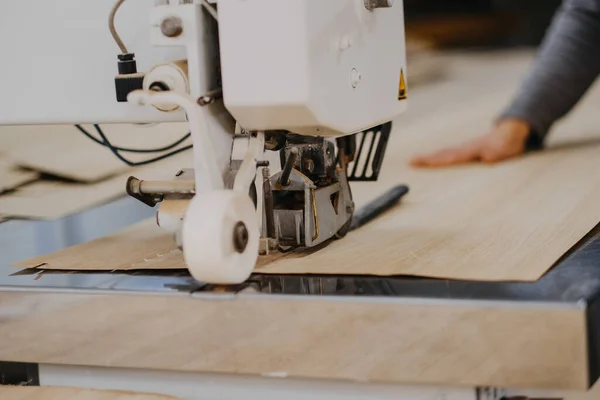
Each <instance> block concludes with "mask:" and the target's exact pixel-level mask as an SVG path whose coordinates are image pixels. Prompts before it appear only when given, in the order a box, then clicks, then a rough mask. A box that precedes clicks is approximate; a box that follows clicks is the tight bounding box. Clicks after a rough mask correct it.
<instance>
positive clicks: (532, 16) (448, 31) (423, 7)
mask: <svg viewBox="0 0 600 400" xmlns="http://www.w3.org/2000/svg"><path fill="white" fill-rule="evenodd" d="M559 5H560V1H559V0H529V1H519V0H404V6H405V13H406V14H405V15H406V29H407V33H408V35H409V37H410V38H411V39H413V40H420V41H423V42H426V43H428V44H430V45H431V46H433V47H436V48H461V47H463V48H464V47H506V46H536V45H538V44H539V43H540V41H541V40H542V37H543V35H544V32H545V30H546V28H547V27H548V24H549V23H550V21H551V19H552V15H553V14H554V12H555V11H556V9H557V7H558V6H559Z"/></svg>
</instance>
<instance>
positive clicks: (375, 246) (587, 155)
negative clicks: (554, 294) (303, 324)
mask: <svg viewBox="0 0 600 400" xmlns="http://www.w3.org/2000/svg"><path fill="white" fill-rule="evenodd" d="M497 62H498V60H496V63H497ZM482 65H485V66H486V67H485V68H486V69H488V70H489V69H490V68H491V70H492V71H493V66H490V64H489V60H487V61H485V62H483V63H481V64H480V66H482ZM505 67H506V65H505ZM525 67H526V64H521V68H520V69H516V70H513V75H512V78H511V79H512V81H513V85H510V84H502V85H501V84H497V85H496V86H494V84H493V83H489V84H487V82H486V79H487V81H489V77H487V78H486V76H485V74H481V73H479V74H478V73H470V74H469V76H467V77H464V76H463V78H461V79H463V80H462V81H461V82H463V83H462V86H463V87H468V90H470V93H471V94H474V95H472V96H470V97H469V96H467V95H466V94H465V93H462V94H461V93H456V92H455V93H452V92H449V93H447V92H445V91H444V90H442V88H440V87H438V88H437V89H436V88H433V87H428V88H427V91H429V92H427V91H425V90H424V91H423V92H422V93H416V92H415V95H414V96H412V98H413V99H414V102H413V103H412V104H413V106H414V107H415V108H416V109H417V111H416V113H417V114H420V115H422V118H416V119H414V112H413V119H411V118H408V120H409V121H410V123H405V122H403V119H402V118H400V119H399V120H398V123H397V124H396V125H395V128H394V132H393V138H392V139H391V141H390V145H389V147H388V151H387V153H386V159H385V161H384V165H383V169H382V174H381V175H380V180H379V181H378V182H375V183H361V184H356V185H353V194H354V196H355V201H356V203H357V206H359V207H360V206H361V205H364V204H365V203H366V202H367V201H369V200H371V199H373V198H375V197H376V196H377V195H378V194H380V193H382V192H384V191H385V190H386V189H387V188H389V187H390V186H392V185H394V184H397V183H401V182H402V183H407V184H408V185H409V186H410V188H411V191H410V193H409V194H408V196H407V197H406V198H405V199H404V200H403V202H402V204H401V205H400V206H398V207H397V208H395V209H394V210H392V211H390V212H389V213H388V214H386V215H385V217H382V218H379V219H378V220H375V221H373V222H372V223H371V224H369V225H367V226H365V227H363V228H361V229H360V230H358V231H356V232H351V233H350V234H349V235H348V236H347V237H346V238H344V239H343V240H340V241H336V242H332V243H331V244H330V245H328V246H326V247H325V248H322V249H320V250H319V251H317V252H305V253H290V254H286V255H285V256H277V257H270V258H266V259H262V258H261V259H260V260H259V262H258V264H257V267H256V272H260V273H284V274H311V273H312V274H358V275H365V274H366V275H380V276H388V275H417V276H425V277H436V278H450V279H467V280H482V281H535V280H537V279H538V278H540V277H541V276H542V275H543V274H544V273H545V272H546V271H547V270H548V269H549V268H550V267H551V266H552V265H553V263H554V262H556V261H557V260H558V259H559V258H560V257H561V256H562V255H563V254H564V253H565V252H566V251H567V250H568V249H569V248H571V247H572V246H573V245H574V244H575V243H576V242H577V241H579V240H580V239H581V238H582V237H583V236H584V235H585V234H586V233H587V232H589V231H590V230H591V229H592V228H593V227H594V226H595V225H596V224H597V223H598V222H599V221H600V205H599V203H598V201H597V199H598V197H599V196H600V176H599V175H598V174H597V173H596V171H599V170H600V114H599V113H598V112H597V107H596V105H597V104H598V103H599V102H600V87H596V88H595V89H593V90H592V91H591V93H590V94H589V95H588V96H587V98H586V101H585V102H583V104H581V105H580V106H579V107H578V108H577V110H576V111H575V112H574V113H573V114H572V115H571V116H570V117H569V119H568V120H567V121H565V122H564V123H561V124H560V125H559V126H557V129H556V130H555V132H554V133H553V135H552V140H551V142H550V148H549V149H546V150H545V151H543V152H540V153H536V154H530V155H528V156H526V157H522V158H519V159H515V160H512V161H510V162H505V163H502V164H498V165H494V166H487V165H480V164H473V165H468V166H461V167H454V168H446V169H425V170H423V169H414V168H411V167H409V166H408V160H409V159H410V158H411V157H412V156H413V155H414V154H415V153H419V152H424V151H429V150H434V149H437V148H439V147H440V146H444V145H448V144H454V143H457V142H460V141H462V140H466V139H469V138H472V137H476V136H478V135H480V134H481V133H483V132H484V131H485V130H486V129H488V128H489V126H490V123H491V121H492V120H493V118H494V117H495V116H496V113H497V112H498V111H499V110H500V109H501V108H502V107H503V106H504V105H505V104H506V102H507V99H509V98H510V95H511V94H512V93H513V91H514V88H515V86H516V83H518V77H519V76H520V74H521V73H522V72H523V71H524V70H525ZM496 68H500V67H496ZM500 69H501V70H504V71H505V72H506V71H508V70H510V68H504V69H502V68H500ZM515 71H521V72H517V73H516V74H515ZM475 72H477V71H475ZM501 83H502V82H501ZM442 86H443V87H445V88H446V89H445V90H447V89H451V88H452V87H453V86H444V85H442ZM454 88H455V90H456V86H454ZM463 90H466V89H463ZM444 93H445V94H444ZM426 94H427V95H426ZM436 95H437V96H436ZM461 96H462V97H461ZM410 97H411V94H410V91H409V98H410ZM452 98H461V102H460V104H458V105H457V104H452V103H451V101H450V100H452ZM436 102H437V103H436ZM440 102H447V103H446V104H447V106H445V105H444V104H439V103H440ZM436 105H439V107H438V108H436ZM427 109H429V110H430V113H429V114H430V115H427V112H426V111H427ZM0 204H1V203H0ZM0 210H2V208H1V206H0ZM155 229H159V228H155ZM130 232H131V233H130V234H129V235H125V236H120V237H119V239H118V240H110V241H104V242H97V243H96V244H94V243H93V242H92V243H90V244H88V246H91V247H90V248H93V247H94V246H98V247H99V249H98V250H94V252H95V253H94V254H96V253H97V254H98V258H95V259H93V260H92V259H91V258H90V257H89V253H87V252H86V251H81V249H82V248H81V247H74V248H71V249H66V250H64V251H62V252H59V253H56V254H53V255H49V256H44V257H38V258H36V259H33V260H29V261H26V262H23V263H19V264H18V265H19V266H27V267H32V266H40V265H44V267H43V268H53V269H73V268H76V269H98V268H100V269H105V270H113V269H120V268H125V267H123V265H129V267H126V268H127V269H132V268H141V267H142V266H147V267H148V266H151V268H157V269H165V268H176V266H177V265H180V266H181V267H183V265H184V263H183V260H182V259H180V260H179V261H176V260H175V259H174V258H173V257H176V256H177V254H176V253H170V251H171V250H173V249H175V247H174V246H173V245H172V247H170V248H168V247H167V248H165V247H162V246H163V245H162V244H161V247H159V248H158V250H157V247H156V243H157V242H159V241H160V240H161V239H159V238H158V237H153V239H152V241H148V244H147V246H143V245H142V243H141V242H139V241H138V240H139V239H137V238H138V236H139V235H140V233H141V232H144V234H149V233H148V232H147V231H146V227H145V226H143V227H140V228H138V229H137V230H136V229H135V228H134V229H133V230H131V231H130ZM157 235H159V233H157ZM164 240H165V241H166V242H169V243H172V241H171V238H170V236H169V235H164ZM117 242H120V243H118V244H115V243H117ZM124 243H132V245H131V246H127V245H125V244H124ZM134 243H135V245H133V244H134ZM112 246H116V247H112ZM165 246H166V245H165ZM87 248H88V247H86V248H85V249H87ZM119 248H120V249H127V250H124V251H123V250H122V251H121V253H120V255H119V254H118V253H117V251H116V250H115V249H119ZM132 249H133V250H132ZM167 253H168V254H170V255H171V256H172V257H171V256H169V257H164V256H159V254H167ZM106 254H111V257H110V258H107V256H106ZM153 254H154V255H153ZM161 257H163V258H164V259H165V261H164V262H163V261H162V260H161ZM179 257H181V256H180V255H179ZM148 260H151V261H150V262H149V261H148ZM92 266H93V268H91V267H92Z"/></svg>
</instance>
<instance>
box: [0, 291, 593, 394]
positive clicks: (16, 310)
mask: <svg viewBox="0 0 600 400" xmlns="http://www.w3.org/2000/svg"><path fill="white" fill-rule="evenodd" d="M221 296H222V297H220V295H216V297H215V295H213V297H197V298H194V297H190V296H185V295H182V296H173V295H170V296H168V295H165V296H159V295H135V296H133V295H116V294H115V295H110V296H109V295H83V294H79V295H76V294H65V293H23V292H21V293H17V292H5V293H1V292H0V306H1V307H0V313H1V314H0V316H1V318H0V337H2V338H3V340H2V341H0V359H1V360H6V361H21V362H38V363H50V364H69V365H93V366H102V367H123V368H127V367H130V368H147V369H166V370H177V371H193V372H212V373H220V372H221V373H233V374H251V375H267V376H270V375H273V374H277V375H278V376H281V375H284V376H288V377H301V378H315V379H340V380H350V381H360V382H395V383H406V384H438V385H442V386H448V385H450V386H454V385H458V386H463V385H466V386H496V387H526V388H559V389H583V390H585V389H587V387H588V373H587V371H588V369H587V368H588V364H587V362H588V360H587V341H586V332H587V329H586V324H585V310H584V309H582V308H568V307H566V306H558V305H555V306H554V307H549V306H547V305H542V306H540V305H536V304H515V303H494V304H492V303H488V304H479V305H475V304H472V303H471V304H470V303H467V302H450V301H445V302H442V301H438V302H419V301H416V300H415V301H408V302H403V301H401V300H396V301H392V302H383V301H380V300H372V299H371V300H369V299H352V300H351V299H347V298H346V299H336V298H329V299H326V298H311V299H308V298H305V299H302V300H300V299H298V298H295V299H294V298H292V297H287V298H286V297H285V296H272V297H271V296H269V298H264V297H261V296H257V295H238V296H236V297H230V296H228V295H226V294H224V295H221ZM74 349H76V351H74Z"/></svg>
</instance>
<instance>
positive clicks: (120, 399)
mask: <svg viewBox="0 0 600 400" xmlns="http://www.w3.org/2000/svg"><path fill="white" fill-rule="evenodd" d="M0 398H1V399H2V400H54V399H56V400H58V399H60V400H176V398H175V397H171V396H165V395H158V394H146V393H136V392H129V391H127V392H126V391H116V390H95V389H79V388H66V387H54V386H0Z"/></svg>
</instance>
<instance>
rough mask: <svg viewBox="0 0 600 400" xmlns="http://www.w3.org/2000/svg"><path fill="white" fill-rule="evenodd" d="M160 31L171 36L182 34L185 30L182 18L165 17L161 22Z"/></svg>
mask: <svg viewBox="0 0 600 400" xmlns="http://www.w3.org/2000/svg"><path fill="white" fill-rule="evenodd" d="M160 31H161V32H162V33H163V35H165V36H166V37H170V38H173V37H177V36H179V35H181V32H183V27H182V26H181V19H180V18H179V17H168V18H165V19H163V20H162V22H161V23H160Z"/></svg>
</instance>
